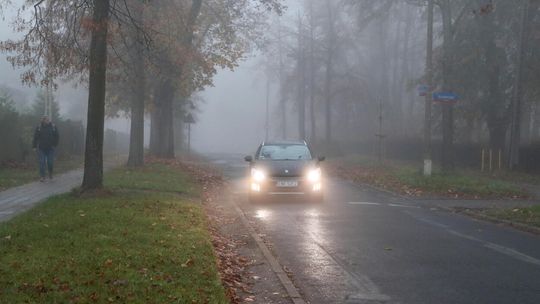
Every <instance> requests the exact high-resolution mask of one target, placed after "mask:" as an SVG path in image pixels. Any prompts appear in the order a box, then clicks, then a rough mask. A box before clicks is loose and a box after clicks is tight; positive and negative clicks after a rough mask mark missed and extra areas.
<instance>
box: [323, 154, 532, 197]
mask: <svg viewBox="0 0 540 304" xmlns="http://www.w3.org/2000/svg"><path fill="white" fill-rule="evenodd" d="M329 166H330V170H331V171H334V172H335V173H336V174H338V175H340V176H342V177H344V178H347V179H350V180H354V181H358V182H361V183H367V184H370V185H373V186H377V187H382V188H385V189H388V190H391V191H394V192H398V193H401V194H404V195H410V196H429V197H448V198H463V199H466V198H501V199H502V198H506V199H508V198H512V199H515V198H524V197H527V193H526V192H525V191H524V190H522V189H520V188H519V187H517V186H516V185H514V184H513V183H511V182H508V181H504V180H496V179H493V178H490V177H487V176H480V175H478V174H476V175H475V174H470V173H468V172H465V171H459V170H456V171H455V172H454V173H451V174H442V173H441V172H440V171H437V170H435V172H434V174H433V175H432V176H431V177H429V178H428V177H424V176H423V175H422V174H421V172H420V169H419V167H418V168H416V167H415V166H413V165H411V164H407V163H397V162H386V163H385V164H384V165H382V166H380V165H377V163H376V162H375V161H373V160H372V159H370V158H366V157H361V156H350V157H346V158H342V159H337V160H335V161H330V163H329Z"/></svg>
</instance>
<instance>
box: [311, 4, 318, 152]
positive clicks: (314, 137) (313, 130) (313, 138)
mask: <svg viewBox="0 0 540 304" xmlns="http://www.w3.org/2000/svg"><path fill="white" fill-rule="evenodd" d="M309 3H310V4H309V119H310V122H311V134H310V135H311V142H315V141H316V140H317V130H316V129H317V125H316V123H315V36H314V33H313V29H314V27H315V21H314V16H313V1H310V2H309Z"/></svg>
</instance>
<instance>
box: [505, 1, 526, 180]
mask: <svg viewBox="0 0 540 304" xmlns="http://www.w3.org/2000/svg"><path fill="white" fill-rule="evenodd" d="M522 5H523V7H522V9H521V21H520V23H521V28H520V31H519V42H518V49H517V52H518V60H517V64H516V76H515V81H514V92H513V96H512V126H511V129H510V155H509V168H510V170H512V169H515V168H517V167H518V166H519V146H520V145H521V117H522V113H521V112H522V109H521V108H522V100H521V99H522V98H523V78H524V76H523V63H524V61H525V55H526V41H527V21H528V12H529V5H530V0H525V1H524V3H523V4H522Z"/></svg>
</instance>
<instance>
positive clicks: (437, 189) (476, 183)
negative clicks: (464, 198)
mask: <svg viewBox="0 0 540 304" xmlns="http://www.w3.org/2000/svg"><path fill="white" fill-rule="evenodd" d="M395 175H396V176H397V178H398V179H399V181H400V182H401V183H403V184H405V185H407V186H409V187H413V188H419V189H422V190H423V191H425V192H429V193H462V194H465V195H470V196H479V197H513V196H523V195H525V193H524V192H523V191H522V190H521V189H519V188H518V187H517V186H515V185H513V184H510V183H508V182H505V181H499V180H494V179H490V178H486V177H479V176H472V175H463V174H459V173H455V174H441V173H435V174H433V175H432V176H431V177H424V176H423V175H421V174H420V172H419V171H418V170H415V169H413V168H401V169H398V170H396V171H395Z"/></svg>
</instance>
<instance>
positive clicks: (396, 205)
mask: <svg viewBox="0 0 540 304" xmlns="http://www.w3.org/2000/svg"><path fill="white" fill-rule="evenodd" d="M388 206H390V207H401V208H420V207H418V206H409V205H401V204H388Z"/></svg>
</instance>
